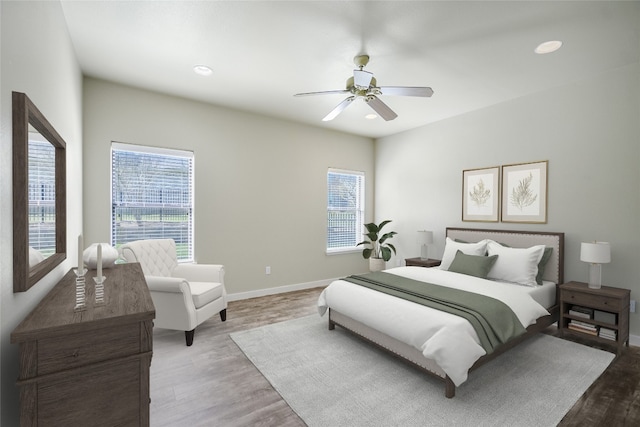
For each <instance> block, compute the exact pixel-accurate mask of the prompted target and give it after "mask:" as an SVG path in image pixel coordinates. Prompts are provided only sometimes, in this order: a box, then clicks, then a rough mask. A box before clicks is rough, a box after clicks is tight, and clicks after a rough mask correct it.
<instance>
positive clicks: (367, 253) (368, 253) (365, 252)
mask: <svg viewBox="0 0 640 427" xmlns="http://www.w3.org/2000/svg"><path fill="white" fill-rule="evenodd" d="M372 252H373V249H369V248H367V249H364V250H363V251H362V256H363V257H364V259H369V258H371V253H372Z"/></svg>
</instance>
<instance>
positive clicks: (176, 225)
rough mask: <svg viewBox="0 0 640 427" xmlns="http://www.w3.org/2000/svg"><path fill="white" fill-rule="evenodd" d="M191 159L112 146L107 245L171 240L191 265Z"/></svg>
mask: <svg viewBox="0 0 640 427" xmlns="http://www.w3.org/2000/svg"><path fill="white" fill-rule="evenodd" d="M193 163H194V162H193V153H192V152H189V151H180V150H167V149H156V148H152V147H142V146H136V145H130V144H122V143H113V144H112V148H111V244H112V245H113V246H115V247H118V246H120V245H122V244H123V243H127V242H131V241H134V240H142V239H173V240H175V242H176V250H177V252H178V260H179V261H193V259H194V256H193V205H194V204H193V186H194V183H193Z"/></svg>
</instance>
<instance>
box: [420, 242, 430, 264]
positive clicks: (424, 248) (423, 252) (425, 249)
mask: <svg viewBox="0 0 640 427" xmlns="http://www.w3.org/2000/svg"><path fill="white" fill-rule="evenodd" d="M420 259H421V260H423V261H425V260H427V259H429V245H420Z"/></svg>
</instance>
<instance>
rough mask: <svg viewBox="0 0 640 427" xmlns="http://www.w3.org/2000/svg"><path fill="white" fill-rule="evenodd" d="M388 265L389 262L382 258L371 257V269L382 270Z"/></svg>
mask: <svg viewBox="0 0 640 427" xmlns="http://www.w3.org/2000/svg"><path fill="white" fill-rule="evenodd" d="M386 266H387V262H386V261H385V260H383V259H382V258H369V270H370V271H380V270H384V269H385V268H386Z"/></svg>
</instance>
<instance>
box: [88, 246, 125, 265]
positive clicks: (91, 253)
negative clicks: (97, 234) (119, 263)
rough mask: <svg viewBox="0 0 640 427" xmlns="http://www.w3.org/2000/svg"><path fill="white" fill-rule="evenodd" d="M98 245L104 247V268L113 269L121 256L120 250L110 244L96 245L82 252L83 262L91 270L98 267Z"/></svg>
mask: <svg viewBox="0 0 640 427" xmlns="http://www.w3.org/2000/svg"><path fill="white" fill-rule="evenodd" d="M98 245H100V246H102V268H110V267H113V266H114V264H115V263H116V260H117V259H118V257H119V256H120V255H119V254H118V250H117V249H116V248H114V247H113V246H111V245H110V244H108V243H94V244H92V245H91V246H89V247H88V248H87V249H85V250H84V252H82V260H83V261H84V264H85V265H86V266H87V268H88V269H89V270H95V269H96V268H97V266H98Z"/></svg>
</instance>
